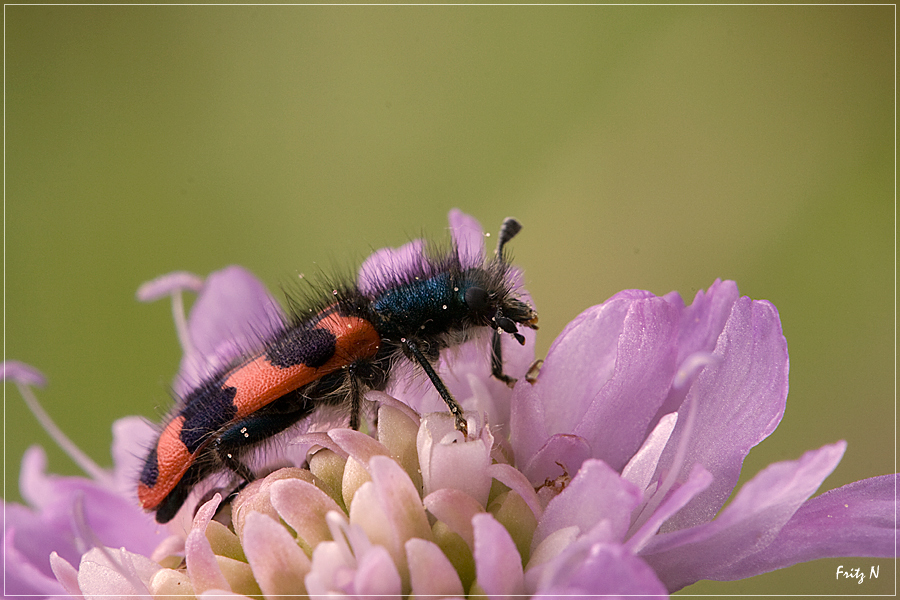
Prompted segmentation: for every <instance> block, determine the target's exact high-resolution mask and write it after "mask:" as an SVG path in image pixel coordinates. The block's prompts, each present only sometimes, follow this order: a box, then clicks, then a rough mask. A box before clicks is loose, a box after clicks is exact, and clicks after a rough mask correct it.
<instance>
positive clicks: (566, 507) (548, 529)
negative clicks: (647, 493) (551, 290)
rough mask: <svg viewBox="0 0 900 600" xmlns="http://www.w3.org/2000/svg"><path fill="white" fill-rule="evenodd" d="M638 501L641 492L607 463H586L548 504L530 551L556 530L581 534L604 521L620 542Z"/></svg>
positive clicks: (597, 461) (590, 461)
mask: <svg viewBox="0 0 900 600" xmlns="http://www.w3.org/2000/svg"><path fill="white" fill-rule="evenodd" d="M640 500H641V492H640V490H638V489H637V488H636V487H635V486H634V484H632V483H631V482H629V481H626V480H624V479H622V478H621V477H620V476H619V474H618V473H616V472H615V471H613V470H612V469H611V468H610V467H609V466H608V465H607V464H606V463H604V462H603V461H601V460H597V459H590V460H586V461H585V462H584V464H583V465H581V469H580V470H579V471H578V474H577V475H576V476H575V477H574V478H573V479H572V481H571V482H570V483H569V485H567V486H566V489H564V490H563V491H562V493H560V494H559V495H558V496H557V497H556V498H554V499H553V500H551V501H550V503H549V504H547V508H546V509H545V510H544V516H543V518H542V519H541V521H540V523H538V527H537V530H536V531H535V532H534V540H533V542H532V548H534V547H536V546H537V545H538V544H539V543H540V542H541V541H542V540H543V539H544V538H546V537H547V536H548V535H550V534H551V533H553V532H554V531H556V530H558V529H563V528H565V527H570V526H573V525H574V526H576V527H578V528H579V530H580V531H581V532H582V533H584V532H587V531H588V530H590V529H592V528H593V527H594V526H595V525H596V524H597V523H598V522H600V521H601V520H603V519H609V521H610V522H611V523H612V526H613V528H614V529H613V532H612V534H613V536H614V539H615V540H621V539H622V538H623V537H624V536H625V532H626V531H627V530H628V523H629V522H630V520H631V511H632V510H633V509H634V507H635V506H637V504H638V502H640Z"/></svg>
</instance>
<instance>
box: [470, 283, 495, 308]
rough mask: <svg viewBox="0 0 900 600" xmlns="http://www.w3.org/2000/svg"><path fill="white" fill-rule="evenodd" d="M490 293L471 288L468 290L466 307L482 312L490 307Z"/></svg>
mask: <svg viewBox="0 0 900 600" xmlns="http://www.w3.org/2000/svg"><path fill="white" fill-rule="evenodd" d="M490 299H491V298H490V296H489V295H488V293H487V292H486V291H485V290H484V289H482V288H480V287H470V288H469V289H467V290H466V305H468V307H469V309H470V310H473V311H476V312H481V311H483V310H485V309H486V308H487V307H488V303H489V302H490Z"/></svg>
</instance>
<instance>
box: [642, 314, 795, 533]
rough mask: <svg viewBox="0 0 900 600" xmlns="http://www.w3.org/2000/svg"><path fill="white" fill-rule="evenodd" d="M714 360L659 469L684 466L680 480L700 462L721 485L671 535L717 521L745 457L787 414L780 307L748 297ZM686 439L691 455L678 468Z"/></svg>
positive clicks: (688, 510) (674, 524) (676, 521)
mask: <svg viewBox="0 0 900 600" xmlns="http://www.w3.org/2000/svg"><path fill="white" fill-rule="evenodd" d="M714 356H715V357H716V358H717V361H716V362H714V363H713V364H711V365H709V366H707V367H706V368H705V369H704V370H703V372H702V373H701V374H700V377H699V379H698V380H697V381H696V382H695V383H694V385H693V386H691V388H690V392H689V393H688V395H687V398H686V400H685V402H691V403H695V405H694V406H693V410H695V411H696V413H695V415H694V418H693V419H687V418H679V419H678V423H677V424H676V425H675V430H674V431H673V433H672V435H671V437H670V438H669V443H668V445H667V447H666V449H665V450H664V451H663V455H662V457H661V458H660V461H659V467H658V470H657V473H658V474H662V473H664V472H666V471H667V470H670V469H673V468H675V469H678V471H679V473H680V474H679V476H678V480H679V481H684V480H686V479H687V477H688V475H689V473H690V470H691V469H692V468H693V465H694V464H695V463H699V464H701V465H703V466H704V467H705V468H706V469H707V470H708V471H709V472H710V473H712V475H713V476H714V481H713V483H712V484H711V485H710V487H709V488H707V489H706V491H704V492H703V493H702V494H700V495H699V496H697V497H696V498H695V499H694V500H693V501H692V502H691V503H690V504H688V506H686V507H685V508H684V509H683V510H682V511H681V512H680V513H679V514H678V515H676V516H675V517H674V518H673V519H671V520H670V521H669V522H668V523H667V524H666V529H667V530H673V529H683V528H686V527H690V526H693V525H697V524H700V523H704V522H708V521H710V520H711V519H712V518H713V517H714V516H715V514H716V513H717V512H718V511H719V509H720V508H721V507H722V505H723V504H724V503H725V500H726V499H727V498H728V496H729V494H730V493H731V490H732V489H733V488H734V485H735V483H736V482H737V480H738V476H739V475H740V471H741V465H742V464H743V460H744V457H745V456H746V455H747V453H748V452H749V451H750V449H751V448H752V447H753V446H755V445H756V444H758V443H759V442H760V441H762V440H763V439H765V438H766V437H767V436H768V435H769V434H770V433H772V431H774V429H775V427H776V426H777V425H778V422H779V421H780V420H781V416H782V415H783V414H784V406H785V399H786V398H787V391H788V355H787V344H786V342H785V339H784V335H783V334H782V333H781V322H780V321H779V319H778V312H777V311H776V310H775V307H774V306H772V305H771V304H770V303H768V302H765V301H752V300H750V298H747V297H743V298H741V299H740V300H738V301H737V302H735V304H734V306H733V307H732V312H731V316H730V317H729V318H728V322H727V324H726V325H725V329H724V330H723V332H722V334H721V335H720V336H719V339H718V342H717V345H716V349H715V352H714ZM683 411H684V408H683V409H682V412H683ZM685 436H687V439H686V444H687V445H686V450H687V453H686V455H685V457H684V459H683V460H682V461H681V464H680V465H674V464H673V461H674V460H675V457H676V451H677V448H678V446H679V444H680V443H681V442H682V440H684V439H685ZM658 476H659V475H658Z"/></svg>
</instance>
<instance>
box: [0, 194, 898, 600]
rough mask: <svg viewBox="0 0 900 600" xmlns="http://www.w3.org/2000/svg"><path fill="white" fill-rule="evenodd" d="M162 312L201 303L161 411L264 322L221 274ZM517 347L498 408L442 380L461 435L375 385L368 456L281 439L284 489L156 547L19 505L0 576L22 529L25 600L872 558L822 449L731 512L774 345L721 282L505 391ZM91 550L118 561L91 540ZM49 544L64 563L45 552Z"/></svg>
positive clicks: (461, 380) (474, 260) (836, 451)
mask: <svg viewBox="0 0 900 600" xmlns="http://www.w3.org/2000/svg"><path fill="white" fill-rule="evenodd" d="M451 229H452V231H453V234H454V239H455V240H456V244H457V246H458V248H459V251H460V255H461V258H462V259H463V262H464V263H466V264H468V263H469V262H471V264H480V263H481V261H483V256H484V249H483V244H482V234H481V229H480V226H479V225H478V224H477V223H476V222H475V221H474V220H473V219H471V218H470V217H467V216H465V215H463V214H462V213H459V212H453V213H451ZM421 252H422V246H421V243H420V242H412V243H411V244H409V245H407V246H404V247H403V248H401V249H397V250H382V251H379V252H377V253H376V254H375V255H373V257H371V258H370V259H369V260H368V261H366V263H365V264H364V265H363V267H362V269H361V271H360V280H359V282H358V285H359V287H360V288H361V289H366V286H373V285H377V282H378V281H380V278H382V277H384V273H385V272H387V271H386V270H389V269H395V268H397V267H398V265H401V266H402V265H408V264H410V263H411V262H412V261H416V260H420V257H421ZM180 289H193V290H195V291H199V293H200V295H199V298H198V300H197V302H196V303H195V305H194V307H193V309H192V311H191V314H190V317H189V318H188V319H186V320H181V321H180V323H179V331H180V336H181V338H182V344H183V346H184V348H185V358H184V360H183V362H182V372H181V373H180V375H179V378H178V382H181V384H180V385H182V386H185V387H184V388H182V389H189V388H190V386H191V385H196V383H197V381H198V377H200V378H202V376H203V375H204V374H205V373H208V372H209V370H210V369H215V368H218V367H219V366H220V365H221V364H224V363H227V362H228V361H229V360H231V359H233V358H234V357H235V356H236V353H237V352H239V351H240V350H241V348H242V347H244V345H246V343H248V340H249V339H250V337H249V336H252V335H258V334H259V333H260V332H265V331H270V330H271V329H270V328H272V327H275V326H278V325H279V324H280V323H281V322H282V320H283V317H282V314H281V312H280V309H278V308H277V304H275V303H274V301H272V300H271V298H270V297H269V296H268V294H267V293H266V292H265V290H264V289H263V288H262V286H261V285H259V283H258V282H256V280H255V279H254V278H253V277H252V276H250V275H249V274H248V273H246V272H245V271H243V270H241V269H238V268H235V267H232V268H230V269H227V270H225V271H221V272H219V273H216V274H213V275H211V276H210V277H209V278H208V279H207V280H206V281H201V280H199V279H196V278H193V277H190V276H185V275H183V274H178V275H176V276H172V277H169V278H164V279H161V280H158V281H157V282H155V283H154V284H152V285H151V286H150V287H149V288H144V290H143V296H145V297H151V296H158V295H159V293H160V292H161V291H165V292H167V293H168V292H170V291H172V290H180ZM148 290H149V291H148ZM176 297H177V294H176ZM179 302H180V300H176V302H175V305H176V315H177V314H178V310H177V307H178V303H179ZM525 341H526V343H525V345H524V346H521V347H520V346H519V345H518V344H516V343H515V342H514V341H512V343H509V344H507V343H506V342H504V345H503V350H502V351H503V357H504V363H505V369H506V372H507V373H508V374H510V375H512V376H513V377H515V378H518V381H517V383H516V384H515V386H514V387H513V388H512V389H510V387H509V386H507V385H506V384H505V383H503V382H500V381H497V380H495V379H494V378H492V377H491V364H490V358H489V355H488V352H486V351H485V347H484V345H483V344H481V345H479V344H478V343H477V342H475V343H471V344H466V345H464V346H462V347H461V348H460V349H459V350H458V351H456V352H447V353H444V355H443V356H442V357H441V359H440V361H439V363H438V365H437V371H438V373H440V376H441V378H442V379H443V381H444V382H445V384H446V385H447V387H448V388H449V389H450V391H451V392H452V393H453V395H454V396H455V397H456V398H457V399H458V400H459V401H460V403H461V404H462V406H463V407H464V409H465V415H466V417H467V418H468V435H463V434H462V433H461V432H460V431H458V430H457V428H456V427H455V425H454V419H453V417H452V416H451V415H450V414H449V413H448V412H447V411H446V408H445V406H444V404H443V401H442V400H441V399H440V397H439V396H438V395H437V393H436V392H434V390H433V389H432V388H431V387H430V386H428V385H426V384H423V383H422V380H421V378H418V377H415V376H414V370H413V369H412V368H411V366H409V367H407V366H403V365H401V366H398V368H399V369H404V368H409V373H408V374H406V375H404V376H398V377H395V378H394V379H393V383H392V384H391V386H389V387H388V388H387V390H385V393H382V392H370V393H369V394H368V396H367V400H368V401H369V402H370V403H371V404H373V405H374V406H377V407H378V408H377V419H376V420H374V421H373V423H372V424H371V425H372V426H371V428H370V433H368V434H366V433H362V432H358V431H353V430H349V429H345V428H341V427H338V428H332V429H329V430H328V431H327V432H319V433H310V432H306V433H299V434H295V435H293V436H292V437H291V438H290V439H289V440H288V444H287V446H286V452H285V453H284V457H282V462H284V461H285V460H286V461H287V462H289V463H291V464H292V465H293V466H290V467H287V468H283V469H280V470H276V471H274V472H272V473H271V474H270V475H268V476H267V477H265V478H263V479H259V480H256V481H254V482H252V483H250V484H249V485H247V486H246V487H245V488H244V489H243V490H242V491H241V492H240V493H239V494H238V496H237V497H236V498H235V499H234V500H233V501H232V502H231V503H230V516H228V515H229V513H228V511H223V510H222V509H223V508H224V506H225V504H226V503H225V502H224V501H223V499H222V496H221V495H220V494H214V495H212V497H211V498H208V497H207V498H200V497H199V494H200V493H201V492H202V490H198V493H197V497H196V498H195V499H194V500H193V501H192V502H191V503H189V504H191V505H196V514H194V515H193V516H191V514H190V512H189V511H188V510H186V511H182V514H183V520H182V521H181V522H180V526H181V527H182V530H181V531H180V532H179V531H178V527H179V524H175V525H172V526H170V527H171V529H170V532H171V533H172V534H173V535H172V536H171V537H168V538H166V539H165V540H163V541H161V540H160V539H159V538H154V537H152V536H147V535H145V534H144V533H140V531H142V530H140V528H138V529H133V526H132V525H129V526H127V527H125V526H124V525H123V523H125V522H127V523H138V524H143V525H141V527H143V526H145V525H146V524H147V522H148V521H147V519H148V517H147V516H146V515H144V514H142V513H140V512H139V511H137V509H136V508H135V507H136V502H135V501H134V499H133V497H132V493H131V492H129V491H123V490H122V489H120V488H116V487H114V486H113V487H112V488H109V490H108V491H107V492H105V493H107V494H108V496H109V495H111V498H110V497H106V496H104V497H103V498H100V497H97V498H95V497H94V496H92V495H89V494H83V495H82V496H81V497H82V498H83V501H82V502H83V506H84V508H83V509H81V510H82V512H85V513H87V514H89V515H91V514H97V516H96V517H92V518H90V519H85V526H84V527H83V528H82V529H83V530H82V529H76V530H74V531H72V530H69V531H66V530H65V529H64V526H63V525H61V524H60V523H59V520H53V519H51V518H50V517H49V516H47V515H46V514H45V512H41V510H42V507H41V506H40V503H39V502H38V501H37V500H36V499H35V498H36V495H35V494H26V498H28V499H29V501H30V502H31V503H32V504H33V508H30V509H28V508H25V507H17V506H14V505H7V509H8V510H10V509H12V512H11V514H12V515H13V518H12V519H11V520H8V522H7V530H6V537H5V540H7V542H6V544H7V549H8V556H11V555H12V554H9V552H12V551H16V552H19V555H17V556H20V555H24V554H25V553H24V551H23V550H22V548H23V545H22V544H23V542H22V537H21V536H20V534H19V532H21V531H22V530H23V528H24V527H26V526H28V527H32V529H33V530H35V531H39V532H44V533H45V534H46V535H44V537H41V536H39V535H37V534H35V535H34V536H33V537H32V539H33V540H34V543H33V547H31V548H29V549H28V556H27V557H25V558H23V559H21V560H19V559H18V558H16V560H15V561H13V563H12V564H13V568H14V569H18V571H17V572H16V573H14V574H13V576H14V578H15V577H19V579H22V577H23V575H22V574H23V573H30V572H31V571H29V570H28V569H32V568H38V569H39V570H40V567H38V566H36V565H38V564H39V563H40V555H41V553H42V552H43V553H44V557H45V558H46V561H47V562H46V563H44V566H43V570H42V571H41V573H43V579H40V580H39V581H42V582H44V583H46V586H44V587H40V588H38V587H34V588H32V589H34V590H37V593H44V594H47V595H50V594H57V593H60V591H61V589H65V590H67V591H68V592H70V593H72V594H79V593H83V594H85V595H90V594H95V593H102V592H103V591H104V590H107V591H112V590H115V591H114V592H110V593H119V594H124V593H126V592H127V593H134V594H138V595H152V596H154V597H155V596H158V595H165V594H184V593H187V594H194V595H196V596H198V597H212V596H218V595H245V596H246V595H262V596H264V597H267V598H270V597H276V596H281V595H291V594H300V595H303V594H308V595H310V596H323V595H326V594H340V595H368V594H371V595H388V594H389V595H398V594H399V595H409V594H413V595H415V596H421V595H428V594H435V595H444V596H464V595H467V594H469V595H471V594H487V595H489V596H491V597H501V596H511V595H514V594H517V595H518V594H529V595H536V594H540V595H566V594H569V595H571V594H588V595H628V594H647V595H665V594H666V593H667V592H671V591H675V590H678V589H680V588H682V587H684V586H686V585H689V584H691V583H693V582H695V581H698V580H700V579H721V580H729V579H738V578H743V577H748V576H752V575H755V574H758V573H762V572H765V571H769V570H772V569H777V568H781V567H785V566H788V565H791V564H794V563H796V562H800V561H805V560H811V559H814V558H821V557H826V556H842V555H852V556H893V555H894V552H895V546H894V544H895V541H894V540H895V533H896V531H895V524H894V520H893V490H894V485H895V482H896V477H895V476H893V475H891V476H884V477H879V478H874V479H870V480H865V481H861V482H857V483H855V484H852V485H849V486H844V487H843V488H840V489H837V490H832V491H830V492H827V493H825V494H822V495H821V496H818V497H816V498H812V499H810V497H811V496H812V494H813V493H815V491H816V489H817V488H818V487H819V485H820V484H821V483H822V481H823V480H824V478H825V477H826V476H827V475H828V474H829V473H830V472H831V471H832V470H833V469H834V467H835V466H836V465H837V463H838V461H839V460H840V458H841V456H842V454H843V452H844V449H845V444H844V443H843V442H837V443H835V444H832V445H828V446H825V447H823V448H820V449H818V450H813V451H810V452H808V453H806V454H805V455H804V456H802V457H801V458H799V459H798V460H795V461H786V462H782V463H776V464H773V465H771V466H769V467H768V468H766V469H764V470H763V471H762V472H760V473H759V474H758V475H757V476H756V477H754V478H753V479H752V480H750V481H749V482H748V483H747V484H745V485H744V486H743V487H742V488H741V489H740V490H738V491H737V493H734V487H735V485H736V483H737V480H738V475H739V473H740V470H741V466H742V464H743V461H744V458H745V457H746V455H747V453H748V452H749V450H750V449H751V448H752V447H753V446H755V445H756V444H758V443H760V442H761V441H762V440H764V439H765V438H766V437H767V436H768V435H769V434H770V433H772V431H773V430H774V429H775V427H776V426H777V425H778V423H779V421H780V420H781V417H782V415H783V413H784V407H785V401H786V397H787V390H788V354H787V345H786V342H785V339H784V336H783V334H782V331H781V323H780V320H779V316H778V312H777V311H776V310H775V307H774V306H772V305H771V304H770V303H768V302H765V301H755V300H751V299H749V298H746V297H740V296H739V294H738V291H737V286H736V285H735V284H734V283H733V282H729V281H725V282H722V281H716V282H715V283H714V284H713V285H712V286H711V287H710V288H709V289H708V290H706V291H703V292H700V293H698V294H697V296H696V297H695V298H694V301H693V302H692V303H691V304H690V305H685V303H684V302H683V301H682V300H681V298H680V296H678V295H677V294H674V293H673V294H669V295H666V296H663V297H657V296H655V295H653V294H651V293H649V292H643V291H635V290H629V291H624V292H621V293H619V294H616V295H615V296H613V297H612V298H610V299H609V300H607V301H606V302H605V303H603V304H601V305H598V306H595V307H592V308H590V309H588V310H586V311H585V312H584V313H582V314H581V315H579V316H578V317H577V318H576V319H575V320H574V321H573V322H572V323H570V324H569V326H568V327H566V329H565V330H564V331H563V332H562V334H561V335H560V336H559V337H558V338H557V340H556V341H555V342H554V343H553V345H552V346H551V348H550V351H549V352H548V354H547V357H546V359H545V361H544V362H543V365H542V366H541V368H540V371H539V372H538V373H537V375H536V376H529V377H528V378H526V377H525V375H526V373H528V372H529V368H530V367H531V365H532V362H533V358H534V354H533V352H534V350H533V348H534V345H533V344H534V336H533V333H532V332H530V331H526V332H525ZM533 371H534V370H533V369H532V374H533ZM177 385H179V384H178V383H176V386H177ZM376 423H377V426H376ZM117 439H118V438H117ZM135 451H138V452H139V450H135ZM119 454H120V455H121V453H119ZM26 460H27V461H31V463H33V462H34V461H35V458H34V455H33V454H30V455H28V456H26ZM31 463H26V466H28V465H29V464H31ZM23 471H25V472H34V468H33V467H31V468H30V469H25V470H23ZM81 481H84V480H81ZM29 485H32V484H30V483H28V481H26V480H24V479H23V490H24V489H26V488H27V487H28V486H29ZM104 489H105V490H107V488H104ZM73 495H74V492H72V491H71V490H70V489H69V488H64V487H57V488H53V489H49V488H48V491H47V492H44V493H42V494H38V496H40V497H41V498H42V499H43V501H44V502H45V503H46V505H51V504H52V505H54V506H56V505H59V506H60V507H61V508H60V511H68V512H67V514H71V513H72V512H73V511H75V512H77V511H78V510H79V509H78V505H77V504H76V503H75V501H74V500H73V499H72V497H73ZM729 498H730V499H731V500H730V503H729V504H728V506H727V507H725V508H723V506H725V504H726V501H728V500H729ZM115 502H119V503H120V504H121V505H122V506H121V507H119V506H118V505H115V504H114V503H115ZM54 503H55V504H54ZM73 506H74V508H73ZM29 511H30V512H29ZM92 511H95V512H94V513H92ZM8 514H9V513H8ZM29 515H30V516H29ZM28 519H31V520H30V521H29V520H28ZM217 519H223V520H224V521H225V524H223V523H221V522H219V520H217ZM111 527H118V528H120V530H123V531H126V532H127V533H126V534H124V535H125V537H127V538H129V539H127V540H124V541H123V540H121V539H118V540H114V539H113V538H112V537H109V536H108V535H106V534H103V535H101V534H100V532H102V531H106V530H107V529H108V528H111ZM54 532H56V533H54ZM91 532H95V535H93V534H92V533H91ZM64 534H68V535H70V536H71V537H72V538H73V539H75V540H81V543H80V545H75V546H71V547H67V546H65V544H64V543H62V541H61V538H62V537H64ZM92 535H93V537H92ZM148 540H152V542H153V543H155V544H158V546H157V548H156V550H155V551H151V549H150V548H149V547H148V545H147V544H148V543H150V542H149V541H148ZM126 542H128V543H126ZM120 546H122V549H120V550H111V549H110V547H117V548H118V547H120ZM51 551H54V553H53V554H52V555H50V552H51ZM47 563H49V564H47ZM76 567H77V568H76ZM8 569H9V567H8ZM7 572H8V573H9V570H8V571H7ZM51 573H52V574H53V575H55V576H56V579H57V580H58V581H59V584H57V583H56V582H55V581H54V580H53V579H52V578H51V577H50V575H51ZM36 581H38V580H36ZM41 585H44V584H41Z"/></svg>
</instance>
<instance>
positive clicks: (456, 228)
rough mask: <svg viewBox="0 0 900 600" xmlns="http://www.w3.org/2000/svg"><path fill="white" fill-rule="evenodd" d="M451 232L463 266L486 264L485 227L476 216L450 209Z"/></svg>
mask: <svg viewBox="0 0 900 600" xmlns="http://www.w3.org/2000/svg"><path fill="white" fill-rule="evenodd" d="M449 219H450V233H451V235H452V236H453V243H454V244H456V249H457V251H458V252H459V260H460V262H461V263H462V266H463V267H480V266H482V265H483V264H484V229H483V228H482V227H481V223H479V222H478V221H477V220H475V218H474V217H472V216H470V215H467V214H466V213H464V212H462V211H461V210H459V209H457V208H454V209H453V210H451V211H450V215H449Z"/></svg>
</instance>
